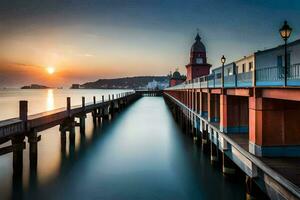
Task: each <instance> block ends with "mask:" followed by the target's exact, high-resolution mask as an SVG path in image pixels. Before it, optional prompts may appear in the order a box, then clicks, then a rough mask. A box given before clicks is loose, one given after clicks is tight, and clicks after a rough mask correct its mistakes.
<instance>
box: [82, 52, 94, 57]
mask: <svg viewBox="0 0 300 200" xmlns="http://www.w3.org/2000/svg"><path fill="white" fill-rule="evenodd" d="M84 56H85V57H93V56H94V55H93V54H89V53H87V54H84Z"/></svg>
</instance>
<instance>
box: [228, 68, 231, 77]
mask: <svg viewBox="0 0 300 200" xmlns="http://www.w3.org/2000/svg"><path fill="white" fill-rule="evenodd" d="M227 75H228V76H230V75H232V71H231V68H227Z"/></svg>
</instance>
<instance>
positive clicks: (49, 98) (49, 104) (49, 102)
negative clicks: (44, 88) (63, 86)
mask: <svg viewBox="0 0 300 200" xmlns="http://www.w3.org/2000/svg"><path fill="white" fill-rule="evenodd" d="M53 109H54V95H53V89H48V94H47V111H49V110H53Z"/></svg>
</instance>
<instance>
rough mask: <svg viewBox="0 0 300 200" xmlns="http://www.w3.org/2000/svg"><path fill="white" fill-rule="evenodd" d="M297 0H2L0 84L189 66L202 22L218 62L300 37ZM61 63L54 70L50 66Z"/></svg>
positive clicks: (58, 82)
mask: <svg viewBox="0 0 300 200" xmlns="http://www.w3.org/2000/svg"><path fill="white" fill-rule="evenodd" d="M299 10H300V2H299V1H298V0H286V1H282V0H280V1H277V0H264V1H262V0H249V1H246V0H226V1H224V0H189V1H187V0H182V1H180V0H139V1H138V0H132V1H126V0H84V1H83V0H43V1H40V0H1V1H0V44H1V45H0V88H1V87H18V86H21V85H24V84H30V83H40V84H46V85H49V86H69V85H70V84H71V83H84V82H86V81H94V80H97V79H99V78H113V77H124V76H138V75H166V74H168V73H169V71H170V70H175V69H176V68H177V67H178V68H179V69H180V71H181V72H185V67H184V66H185V65H186V64H187V63H188V60H189V49H190V46H191V45H192V43H193V41H194V37H195V34H196V33H197V31H196V30H197V28H199V32H200V36H201V37H202V41H203V43H204V44H205V45H206V48H207V55H208V61H209V62H210V63H211V64H213V66H218V65H219V63H220V61H219V60H220V57H221V56H222V54H225V56H226V57H227V60H228V62H230V61H234V60H236V59H239V58H240V57H242V56H244V55H247V54H249V53H253V52H254V51H257V50H259V49H265V48H270V47H273V46H276V45H279V44H281V43H282V40H281V38H280V36H279V33H278V29H279V27H280V26H281V25H282V23H283V20H285V19H287V20H288V22H289V24H290V25H291V26H292V27H293V30H294V31H293V34H292V37H291V41H292V40H295V39H299V38H300V34H299V30H300V21H299V19H300V11H299ZM49 67H52V68H54V69H55V72H54V73H53V74H49V73H48V71H47V68H49Z"/></svg>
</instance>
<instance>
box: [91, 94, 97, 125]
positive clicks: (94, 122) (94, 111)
mask: <svg viewBox="0 0 300 200" xmlns="http://www.w3.org/2000/svg"><path fill="white" fill-rule="evenodd" d="M93 103H94V105H95V104H96V97H95V96H93ZM96 115H97V109H94V110H93V112H92V117H93V124H94V126H95V125H96Z"/></svg>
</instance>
